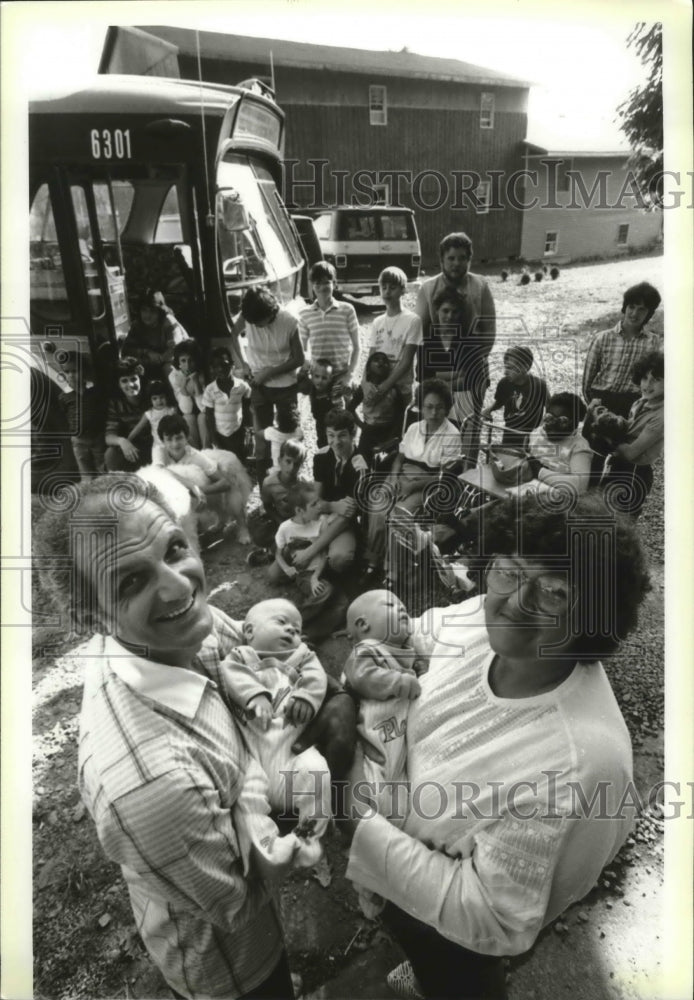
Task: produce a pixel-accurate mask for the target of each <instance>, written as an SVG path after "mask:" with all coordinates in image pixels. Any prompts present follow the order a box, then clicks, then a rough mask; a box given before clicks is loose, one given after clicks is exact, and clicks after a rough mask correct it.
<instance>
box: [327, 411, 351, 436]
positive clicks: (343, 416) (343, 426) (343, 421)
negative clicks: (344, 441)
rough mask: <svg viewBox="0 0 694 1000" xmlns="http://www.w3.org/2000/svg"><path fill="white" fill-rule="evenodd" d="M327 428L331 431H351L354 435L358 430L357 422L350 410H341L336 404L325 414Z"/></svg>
mask: <svg viewBox="0 0 694 1000" xmlns="http://www.w3.org/2000/svg"><path fill="white" fill-rule="evenodd" d="M325 428H326V430H328V429H330V430H331V431H349V433H350V434H351V435H353V436H354V434H356V432H357V422H356V420H355V419H354V414H353V413H350V412H349V410H341V409H340V408H339V407H337V406H334V407H333V408H332V410H328V412H327V414H326V416H325Z"/></svg>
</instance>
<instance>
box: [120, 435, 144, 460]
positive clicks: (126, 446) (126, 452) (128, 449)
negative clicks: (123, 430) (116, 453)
mask: <svg viewBox="0 0 694 1000" xmlns="http://www.w3.org/2000/svg"><path fill="white" fill-rule="evenodd" d="M118 445H119V447H120V450H121V451H122V452H123V456H124V458H125V459H126V461H128V462H137V460H138V458H139V457H140V452H139V451H138V450H137V448H136V447H135V445H134V444H133V443H132V441H128V439H127V438H119V440H118Z"/></svg>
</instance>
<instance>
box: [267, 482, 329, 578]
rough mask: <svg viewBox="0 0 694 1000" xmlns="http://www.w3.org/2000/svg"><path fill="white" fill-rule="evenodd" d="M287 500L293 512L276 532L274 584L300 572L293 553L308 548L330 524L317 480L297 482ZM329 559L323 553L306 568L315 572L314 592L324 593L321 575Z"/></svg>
mask: <svg viewBox="0 0 694 1000" xmlns="http://www.w3.org/2000/svg"><path fill="white" fill-rule="evenodd" d="M286 503H287V508H288V509H289V510H292V511H293V513H292V516H291V517H290V518H288V519H287V520H286V521H282V523H281V524H280V526H279V528H278V529H277V534H276V535H275V545H276V548H277V552H276V555H275V562H274V563H273V564H272V565H271V566H270V567H269V575H270V580H271V581H272V582H273V583H279V582H281V581H284V580H286V579H287V577H290V578H291V577H296V576H298V575H299V570H298V569H297V568H296V567H295V566H293V565H292V562H293V553H294V552H295V551H297V550H298V549H302V548H308V546H309V545H310V544H311V542H314V541H315V540H316V538H318V536H319V535H320V533H321V531H322V530H323V529H324V527H325V523H326V515H323V514H321V498H320V487H319V486H318V484H317V483H305V482H299V483H297V484H296V485H295V486H293V487H292V488H291V489H290V490H289V493H288V494H287V501H286ZM328 516H329V515H328ZM326 559H327V554H326V552H319V553H318V555H316V556H315V557H314V558H313V559H312V560H311V562H310V563H309V564H308V566H307V567H306V570H307V571H309V572H310V574H311V592H312V593H313V594H314V595H317V594H318V593H319V592H320V590H321V586H320V584H321V583H323V582H324V581H321V578H320V577H321V573H322V571H323V568H324V566H325V562H326Z"/></svg>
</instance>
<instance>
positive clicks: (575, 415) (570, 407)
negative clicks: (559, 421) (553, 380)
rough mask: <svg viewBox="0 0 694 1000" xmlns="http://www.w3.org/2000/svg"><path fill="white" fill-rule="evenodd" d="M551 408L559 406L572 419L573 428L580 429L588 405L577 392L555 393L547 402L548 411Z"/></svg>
mask: <svg viewBox="0 0 694 1000" xmlns="http://www.w3.org/2000/svg"><path fill="white" fill-rule="evenodd" d="M550 406H558V407H560V408H561V409H562V410H564V411H565V412H566V415H567V417H570V418H571V426H572V427H578V425H579V424H580V422H581V421H582V420H584V419H585V415H586V413H587V410H586V404H585V403H584V402H583V400H582V399H581V397H580V396H577V395H576V393H575V392H555V393H552V395H551V396H550V397H549V399H548V400H547V409H549V407H550Z"/></svg>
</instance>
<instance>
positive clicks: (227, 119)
mask: <svg viewBox="0 0 694 1000" xmlns="http://www.w3.org/2000/svg"><path fill="white" fill-rule="evenodd" d="M283 136H284V115H283V113H282V111H281V110H280V108H279V107H278V106H277V104H276V103H275V102H274V99H273V96H272V92H271V91H270V89H269V88H268V87H266V86H265V85H264V84H263V83H261V82H260V81H257V80H253V81H246V82H245V83H244V84H240V85H239V86H238V87H231V86H224V85H220V84H206V83H194V82H190V81H184V80H178V79H162V78H157V77H137V76H117V75H104V76H100V77H97V78H96V79H95V81H94V83H93V84H92V85H91V86H89V87H87V88H85V89H78V90H75V91H71V92H68V93H64V94H61V95H57V96H56V95H53V96H51V97H50V98H48V99H45V100H35V101H32V102H31V103H30V106H29V167H30V199H31V231H30V325H31V333H32V347H33V349H34V353H35V356H36V359H37V367H38V370H39V371H42V372H44V373H47V374H48V376H49V377H51V378H55V377H56V375H55V370H56V368H57V365H56V364H55V361H54V359H55V357H56V353H59V352H57V348H58V347H59V346H61V345H62V346H63V347H67V348H68V349H75V345H76V346H77V349H78V350H80V351H83V352H85V353H86V354H88V355H89V356H90V359H91V362H92V367H93V370H94V373H95V379H96V381H97V382H101V383H103V385H104V388H105V389H106V388H107V387H108V373H109V371H110V368H111V365H112V363H113V359H114V357H115V356H116V354H117V351H118V342H119V340H121V339H122V338H123V337H124V336H125V335H126V334H127V332H128V328H129V326H130V323H131V319H132V318H133V317H134V316H135V315H136V308H137V301H138V297H139V296H140V295H141V294H142V293H143V291H144V290H145V289H146V288H147V287H154V288H157V289H159V290H161V291H162V292H163V293H164V296H165V298H166V302H167V304H168V305H169V306H170V307H171V308H172V309H173V311H174V313H175V315H176V318H177V319H178V320H179V321H180V323H181V324H182V325H183V327H184V328H185V329H186V331H187V332H188V333H189V334H190V335H191V336H192V337H194V338H196V339H197V340H198V341H199V342H200V343H201V345H202V346H203V347H205V346H207V345H208V344H209V343H210V342H211V341H214V340H218V339H219V338H224V337H226V336H228V334H229V332H230V329H231V326H232V323H233V317H234V316H235V315H236V314H237V313H238V310H239V306H240V301H241V296H242V295H243V292H244V290H245V289H246V288H248V287H249V286H251V285H256V284H263V285H267V286H268V287H270V288H271V289H272V290H273V291H274V292H275V293H276V294H277V295H278V297H279V298H280V300H281V301H282V302H283V303H289V302H291V301H292V300H294V299H295V298H296V297H297V296H298V293H299V288H300V280H301V270H302V267H303V257H302V251H301V246H300V243H299V238H298V235H297V232H296V229H295V227H294V224H293V223H292V221H291V219H290V217H289V215H288V214H287V211H286V209H285V206H284V203H283V201H282V198H281V195H280V190H281V155H282V146H283ZM56 419H57V418H56ZM42 424H43V429H44V430H45V429H51V430H54V431H55V430H56V427H55V426H54V425H55V420H54V421H53V422H52V421H51V419H49V418H48V417H44V418H43V420H42ZM67 450H68V451H69V447H68V449H67Z"/></svg>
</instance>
